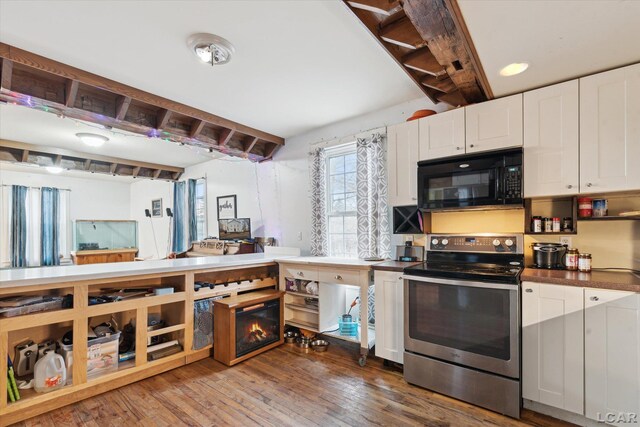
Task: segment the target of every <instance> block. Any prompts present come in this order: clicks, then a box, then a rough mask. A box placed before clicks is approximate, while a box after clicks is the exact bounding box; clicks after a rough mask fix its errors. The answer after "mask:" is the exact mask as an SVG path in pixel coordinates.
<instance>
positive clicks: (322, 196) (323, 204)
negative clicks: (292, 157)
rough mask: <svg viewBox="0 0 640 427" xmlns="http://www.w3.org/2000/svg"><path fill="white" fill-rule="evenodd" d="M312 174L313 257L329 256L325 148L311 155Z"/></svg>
mask: <svg viewBox="0 0 640 427" xmlns="http://www.w3.org/2000/svg"><path fill="white" fill-rule="evenodd" d="M309 171H310V174H311V255H314V256H327V255H328V252H329V239H328V231H327V200H326V198H327V158H326V153H325V150H324V148H317V149H315V150H313V151H312V152H311V153H309Z"/></svg>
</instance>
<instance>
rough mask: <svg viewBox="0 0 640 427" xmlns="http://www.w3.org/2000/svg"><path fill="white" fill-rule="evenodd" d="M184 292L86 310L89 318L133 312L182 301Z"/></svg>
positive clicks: (98, 306) (133, 299)
mask: <svg viewBox="0 0 640 427" xmlns="http://www.w3.org/2000/svg"><path fill="white" fill-rule="evenodd" d="M185 298H186V293H185V292H174V293H172V294H168V295H157V296H150V297H140V298H131V299H127V300H124V301H116V302H110V303H105V304H98V305H92V306H89V307H88V309H87V312H88V315H89V317H95V316H103V315H105V314H112V313H118V312H121V311H129V310H135V309H138V308H140V307H153V306H156V305H162V304H169V303H172V302H180V301H184V300H185Z"/></svg>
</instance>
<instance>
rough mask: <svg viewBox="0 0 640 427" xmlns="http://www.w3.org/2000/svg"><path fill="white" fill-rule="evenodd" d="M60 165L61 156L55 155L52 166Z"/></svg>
mask: <svg viewBox="0 0 640 427" xmlns="http://www.w3.org/2000/svg"><path fill="white" fill-rule="evenodd" d="M60 163H62V154H57V155H56V158H55V160H54V161H53V165H54V166H60Z"/></svg>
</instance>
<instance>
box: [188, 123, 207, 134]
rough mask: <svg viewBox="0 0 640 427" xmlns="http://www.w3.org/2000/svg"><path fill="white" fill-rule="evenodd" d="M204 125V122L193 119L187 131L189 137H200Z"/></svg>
mask: <svg viewBox="0 0 640 427" xmlns="http://www.w3.org/2000/svg"><path fill="white" fill-rule="evenodd" d="M205 124H206V123H205V122H204V120H200V119H195V120H194V121H193V122H192V123H191V130H189V137H190V138H197V137H198V136H199V135H200V132H202V129H203V128H204V125H205Z"/></svg>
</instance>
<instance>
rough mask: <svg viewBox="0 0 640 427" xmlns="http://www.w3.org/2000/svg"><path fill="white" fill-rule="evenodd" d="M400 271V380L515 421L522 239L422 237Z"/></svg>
mask: <svg viewBox="0 0 640 427" xmlns="http://www.w3.org/2000/svg"><path fill="white" fill-rule="evenodd" d="M427 238H428V244H427V246H428V252H427V261H426V262H425V263H423V264H420V265H418V266H414V267H410V268H406V269H405V270H404V279H405V280H404V299H405V301H404V304H405V311H404V346H405V352H404V378H405V380H406V381H407V382H409V383H411V384H415V385H418V386H421V387H424V388H428V389H430V390H433V391H436V392H439V393H442V394H446V395H449V396H452V397H455V398H457V399H460V400H464V401H467V402H470V403H473V404H476V405H478V406H482V407H485V408H487V409H491V410H493V411H496V412H500V413H503V414H506V415H509V416H511V417H515V418H519V416H520V294H519V292H520V287H519V277H520V273H521V271H522V267H523V264H524V255H523V248H524V244H523V236H522V235H521V234H499V235H498V234H477V235H451V234H448V235H428V236H427Z"/></svg>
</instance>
